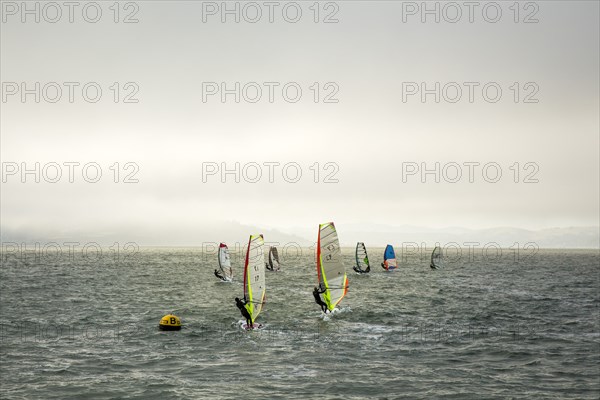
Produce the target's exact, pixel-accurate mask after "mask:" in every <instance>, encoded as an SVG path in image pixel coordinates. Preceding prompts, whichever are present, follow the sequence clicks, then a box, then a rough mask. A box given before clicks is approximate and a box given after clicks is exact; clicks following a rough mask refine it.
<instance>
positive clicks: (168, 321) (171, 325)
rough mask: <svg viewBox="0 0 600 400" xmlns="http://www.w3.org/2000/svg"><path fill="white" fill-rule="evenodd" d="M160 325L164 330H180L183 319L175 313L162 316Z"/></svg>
mask: <svg viewBox="0 0 600 400" xmlns="http://www.w3.org/2000/svg"><path fill="white" fill-rule="evenodd" d="M158 327H159V328H160V329H161V330H163V331H178V330H180V329H181V320H180V319H179V317H177V316H175V315H173V314H168V315H165V316H164V317H162V319H161V320H160V322H159V323H158Z"/></svg>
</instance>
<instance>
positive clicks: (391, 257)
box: [383, 244, 398, 271]
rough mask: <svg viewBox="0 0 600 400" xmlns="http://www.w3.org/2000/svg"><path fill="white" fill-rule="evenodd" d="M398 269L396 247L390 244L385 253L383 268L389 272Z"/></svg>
mask: <svg viewBox="0 0 600 400" xmlns="http://www.w3.org/2000/svg"><path fill="white" fill-rule="evenodd" d="M397 267H398V265H397V264H396V253H395V252H394V247H393V246H392V245H391V244H388V245H387V246H386V248H385V251H384V252H383V268H385V269H386V270H388V271H391V270H394V269H396V268H397Z"/></svg>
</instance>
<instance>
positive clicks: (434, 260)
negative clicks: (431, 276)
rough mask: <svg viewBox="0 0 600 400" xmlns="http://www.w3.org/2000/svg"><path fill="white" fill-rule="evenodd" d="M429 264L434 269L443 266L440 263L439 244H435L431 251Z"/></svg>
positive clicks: (440, 249)
mask: <svg viewBox="0 0 600 400" xmlns="http://www.w3.org/2000/svg"><path fill="white" fill-rule="evenodd" d="M429 266H430V267H431V268H435V269H438V268H442V267H443V266H444V265H443V263H442V248H441V247H440V246H435V249H433V251H432V252H431V264H429Z"/></svg>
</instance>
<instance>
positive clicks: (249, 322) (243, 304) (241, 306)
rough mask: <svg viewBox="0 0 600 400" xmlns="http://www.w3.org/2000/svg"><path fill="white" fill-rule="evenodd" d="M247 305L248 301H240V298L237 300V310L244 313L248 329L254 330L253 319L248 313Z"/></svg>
mask: <svg viewBox="0 0 600 400" xmlns="http://www.w3.org/2000/svg"><path fill="white" fill-rule="evenodd" d="M246 304H248V302H247V301H246V299H244V300H240V299H239V297H236V298H235V305H236V306H237V308H239V309H240V312H241V313H242V317H244V318H246V326H247V328H248V329H251V328H252V317H251V316H250V313H249V312H248V309H247V308H246Z"/></svg>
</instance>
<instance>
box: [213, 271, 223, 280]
mask: <svg viewBox="0 0 600 400" xmlns="http://www.w3.org/2000/svg"><path fill="white" fill-rule="evenodd" d="M215 276H216V277H217V278H219V279H220V280H222V281H224V280H225V278H224V277H223V275H221V274H220V273H219V271H217V270H216V269H215Z"/></svg>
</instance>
